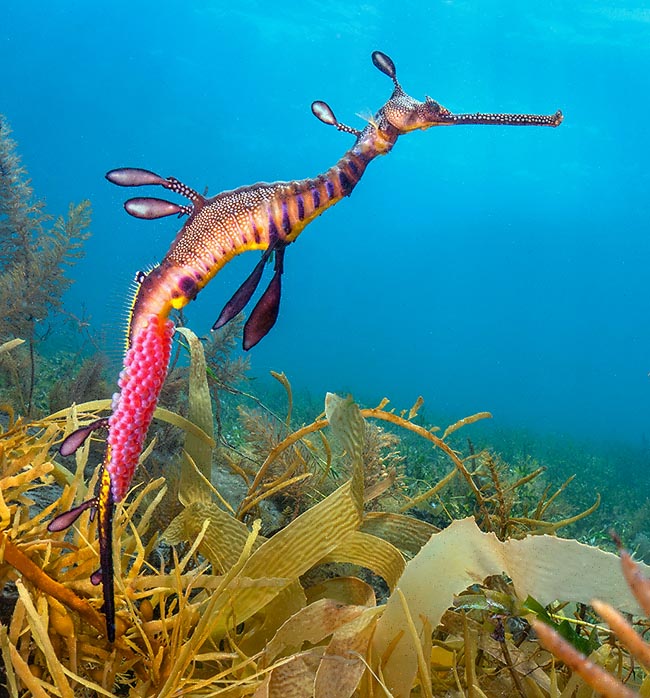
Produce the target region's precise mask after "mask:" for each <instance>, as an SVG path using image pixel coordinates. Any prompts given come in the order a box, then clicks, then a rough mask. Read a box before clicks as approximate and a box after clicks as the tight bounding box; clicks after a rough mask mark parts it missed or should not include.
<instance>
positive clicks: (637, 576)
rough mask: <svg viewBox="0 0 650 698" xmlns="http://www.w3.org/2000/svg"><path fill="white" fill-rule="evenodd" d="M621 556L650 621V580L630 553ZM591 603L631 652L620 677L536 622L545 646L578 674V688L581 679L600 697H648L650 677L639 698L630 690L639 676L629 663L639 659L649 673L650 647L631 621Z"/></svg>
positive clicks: (601, 603)
mask: <svg viewBox="0 0 650 698" xmlns="http://www.w3.org/2000/svg"><path fill="white" fill-rule="evenodd" d="M620 554H621V567H622V570H623V576H624V578H625V581H626V582H627V585H628V587H629V588H630V590H631V592H632V593H633V594H634V598H635V599H636V601H637V603H638V604H639V606H640V607H641V609H642V610H643V613H644V616H645V617H646V618H648V617H650V579H648V578H647V577H646V576H645V574H644V572H643V571H642V569H641V566H640V565H639V564H638V563H636V562H634V560H632V558H631V557H630V555H629V553H627V552H626V551H625V550H621V551H620ZM646 574H647V569H646ZM591 603H592V606H593V608H594V610H595V611H596V613H597V614H598V615H599V616H600V617H601V618H602V619H603V620H604V621H605V622H606V623H607V625H608V626H609V628H610V631H611V632H612V633H613V634H614V635H615V636H616V638H617V639H618V641H619V643H620V644H621V645H622V646H623V647H624V648H625V649H626V650H627V652H629V657H628V658H627V659H626V658H625V657H624V656H623V655H621V656H620V659H621V660H622V661H619V662H617V663H616V664H617V665H618V666H616V667H615V669H616V676H615V675H613V674H612V673H610V671H608V670H607V669H608V668H609V667H607V666H606V663H605V662H603V661H602V658H600V657H597V656H593V655H592V656H590V657H585V656H584V655H583V654H581V653H580V652H579V651H578V650H577V649H576V648H575V647H573V646H572V645H571V644H570V643H568V642H567V641H566V640H565V639H564V638H562V637H561V636H560V635H559V634H558V633H557V632H556V631H555V630H554V629H553V628H551V627H549V626H548V625H546V624H545V623H543V622H542V621H539V620H536V621H534V628H535V631H536V632H537V634H538V635H539V638H540V641H541V643H542V644H543V645H544V647H546V649H547V650H548V651H549V652H551V653H552V654H553V655H554V656H555V657H556V658H557V659H559V660H560V661H561V662H563V663H564V664H565V665H566V666H567V667H568V668H569V669H571V671H572V672H574V676H573V677H572V679H571V681H572V682H573V683H574V684H575V683H577V679H578V677H579V678H581V679H582V680H583V681H584V682H585V683H586V684H587V685H588V686H591V688H593V689H594V691H596V692H597V693H598V694H599V695H603V696H605V697H606V698H633V697H634V696H636V695H641V696H645V695H647V694H648V691H649V690H650V675H648V674H647V673H646V675H645V678H644V679H643V681H642V682H641V683H640V686H639V693H638V694H637V693H635V692H634V691H633V690H632V689H631V688H629V685H628V683H629V682H630V680H631V679H633V677H634V674H635V671H634V664H633V662H631V661H629V659H630V657H631V658H635V659H636V660H637V661H639V662H640V663H641V666H642V667H643V668H644V670H645V672H648V671H649V670H650V644H648V643H647V642H645V641H644V640H643V638H642V637H641V636H640V635H639V634H637V632H636V630H635V629H634V627H633V626H632V624H631V621H630V619H627V618H625V617H624V616H623V615H621V614H620V613H619V612H618V611H617V610H616V609H615V608H614V607H613V606H612V605H611V604H610V603H607V602H605V601H602V600H598V599H594V600H593V601H592V602H591ZM641 630H642V631H646V630H647V622H646V623H644V624H643V625H642V626H641ZM598 660H600V661H598ZM636 682H637V683H638V679H637V681H636Z"/></svg>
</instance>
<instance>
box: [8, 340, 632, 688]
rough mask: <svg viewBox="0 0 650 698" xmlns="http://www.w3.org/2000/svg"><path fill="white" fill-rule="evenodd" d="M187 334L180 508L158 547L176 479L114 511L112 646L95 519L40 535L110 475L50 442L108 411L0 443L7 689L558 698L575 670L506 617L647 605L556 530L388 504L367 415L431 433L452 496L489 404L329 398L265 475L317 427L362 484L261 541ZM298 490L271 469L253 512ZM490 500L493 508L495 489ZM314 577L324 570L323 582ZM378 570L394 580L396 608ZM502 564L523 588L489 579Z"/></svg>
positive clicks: (149, 487)
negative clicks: (418, 514) (563, 606)
mask: <svg viewBox="0 0 650 698" xmlns="http://www.w3.org/2000/svg"><path fill="white" fill-rule="evenodd" d="M182 333H183V335H184V340H185V341H186V342H187V345H188V347H189V348H190V351H191V356H192V358H191V367H190V371H189V380H190V387H189V392H190V397H189V400H188V403H189V408H190V414H189V415H188V416H189V417H190V419H185V418H182V417H180V416H179V415H175V414H173V413H169V412H168V411H166V410H164V409H162V408H158V410H157V412H156V417H157V418H158V419H162V420H165V421H167V422H169V423H171V424H174V425H175V426H176V427H177V428H180V429H181V430H182V431H183V432H184V434H185V438H184V444H183V450H184V458H183V462H182V466H181V467H182V472H181V478H180V486H179V495H178V496H179V499H180V501H181V505H182V511H181V513H180V514H179V515H178V516H177V517H176V519H175V520H174V521H172V522H171V524H170V525H169V527H168V528H167V530H166V531H164V532H163V535H162V536H161V535H160V531H159V529H158V528H157V527H156V526H155V524H154V520H155V512H156V509H157V508H158V507H160V506H161V502H162V501H163V497H164V493H165V483H164V481H163V479H162V478H159V479H157V480H154V481H152V482H150V483H148V484H146V485H144V486H142V485H141V486H139V487H138V488H136V489H134V491H133V492H132V494H131V496H130V497H129V499H128V500H127V501H126V502H124V503H121V504H119V505H118V506H117V507H116V516H115V526H116V534H117V535H118V536H119V539H120V541H121V546H120V547H119V549H117V548H116V551H117V554H116V563H117V565H116V596H117V603H116V608H117V614H116V625H117V628H118V633H117V636H116V639H115V642H114V643H110V642H109V641H108V639H107V637H106V634H105V623H104V619H103V617H102V616H101V615H100V613H99V612H98V608H99V607H100V605H101V597H100V594H98V592H97V587H95V586H93V585H92V584H91V583H90V582H89V581H88V577H89V576H90V575H91V572H92V570H94V569H96V567H97V563H98V551H97V546H96V544H94V543H93V542H92V541H94V540H95V539H96V528H97V526H98V522H97V520H96V519H93V517H90V516H89V515H88V511H86V512H85V513H83V514H82V515H80V516H79V517H78V518H77V520H76V522H75V524H74V526H72V527H71V529H70V531H69V533H67V534H64V533H63V532H61V533H55V534H53V535H49V536H48V535H46V533H45V531H46V522H47V519H48V517H49V516H51V515H52V512H53V511H57V510H61V509H66V508H69V507H70V506H71V505H72V504H73V503H75V502H80V501H84V500H87V496H88V490H90V491H92V488H93V487H94V485H95V482H96V478H97V477H98V475H99V473H96V474H95V477H94V478H93V479H92V480H91V482H90V484H89V486H88V487H86V485H85V483H84V470H85V468H86V465H87V462H88V456H89V453H90V445H89V443H88V442H87V443H86V444H84V445H83V446H82V447H80V448H79V449H78V450H77V452H76V454H75V465H74V472H72V473H71V472H68V471H67V470H66V469H65V468H63V467H62V466H61V465H60V463H59V462H57V459H56V458H52V456H51V453H52V445H53V444H56V443H61V440H62V439H63V438H64V435H65V434H70V433H75V430H76V429H78V428H79V426H80V425H86V424H91V423H93V422H94V421H96V420H97V419H98V418H99V417H100V415H101V414H102V412H103V413H105V412H106V411H107V410H109V409H110V401H109V400H101V401H94V402H90V403H86V404H83V405H78V406H76V407H72V408H66V409H65V410H62V411H60V412H59V413H56V414H54V415H51V416H50V417H48V418H45V419H43V420H40V421H39V422H24V421H23V420H22V419H18V420H13V419H11V420H10V421H9V422H8V424H7V427H6V429H5V430H4V431H2V432H1V433H0V492H1V493H2V498H1V500H0V526H1V527H0V549H2V551H3V553H2V555H3V556H2V561H1V562H0V580H1V581H2V582H3V583H5V582H7V581H9V580H13V581H14V582H15V584H16V587H17V600H16V605H15V609H14V611H13V615H12V618H11V621H10V622H9V623H8V624H7V625H0V649H1V651H2V654H3V658H4V662H5V668H6V671H7V686H8V688H9V691H10V694H11V695H12V696H23V695H34V696H54V695H56V696H70V697H72V696H74V695H108V696H116V695H124V694H126V693H128V694H130V695H134V696H160V697H166V696H176V695H188V696H206V697H207V696H213V695H224V696H231V697H232V698H239V697H240V696H241V697H242V698H243V697H244V696H257V697H258V698H262V697H263V696H269V698H281V697H282V698H286V696H287V695H297V696H305V697H307V696H317V697H318V698H326V697H327V698H350V697H351V696H359V697H360V698H370V697H371V696H373V697H374V696H378V695H385V696H395V697H400V698H401V697H406V696H409V695H412V694H415V695H423V696H433V695H443V694H445V695H450V696H461V695H475V696H481V695H487V696H497V695H524V696H526V698H528V696H539V695H542V696H557V695H559V693H557V692H556V693H554V692H553V690H554V689H553V685H554V684H553V681H561V680H562V676H561V675H559V673H558V672H555V670H554V669H553V667H552V666H550V665H549V660H548V655H547V654H546V653H541V654H540V650H539V646H538V644H537V642H536V641H535V640H534V638H533V637H532V636H530V635H526V634H525V633H524V638H523V640H522V639H521V638H517V639H516V638H515V636H514V633H513V631H512V630H511V628H510V626H509V625H507V624H506V620H508V618H506V616H507V615H508V614H509V617H510V618H511V619H512V620H513V621H514V620H516V619H522V620H521V622H522V623H524V624H525V622H526V621H525V616H526V615H530V612H529V611H528V612H526V611H525V610H524V609H523V607H522V601H523V600H524V599H526V598H527V597H528V596H529V595H530V596H532V597H534V598H535V599H536V600H537V601H538V602H539V603H540V604H542V605H546V604H549V603H551V602H552V601H553V600H555V599H556V598H558V597H561V598H563V599H566V600H584V599H585V598H586V597H589V598H590V597H591V596H592V595H599V596H601V597H602V598H604V599H605V600H606V601H607V602H609V603H612V604H613V605H616V606H617V607H620V608H623V609H625V610H629V611H634V610H635V604H634V601H633V599H631V595H630V594H629V592H627V589H626V587H625V585H623V584H620V583H618V582H617V566H618V559H617V558H616V557H615V556H614V555H612V554H610V553H604V552H602V551H600V550H597V549H595V548H590V547H589V546H585V545H582V544H579V543H577V542H576V541H572V540H562V539H559V538H557V537H555V536H548V535H538V536H528V537H526V538H523V539H521V540H514V539H508V540H507V541H505V542H504V541H500V540H499V539H498V538H497V537H496V536H495V535H494V534H493V533H485V532H482V531H481V530H480V529H479V528H478V526H477V525H476V522H475V520H474V519H473V518H466V519H464V520H462V521H456V522H454V523H452V525H450V526H448V527H447V528H446V529H445V530H444V531H440V532H438V531H437V529H436V528H435V527H433V526H431V525H430V524H427V523H425V522H423V521H420V520H418V519H416V518H413V517H411V516H409V515H408V514H405V513H399V512H394V511H383V510H377V509H374V508H373V506H372V505H373V502H374V499H372V498H371V497H372V494H373V491H376V486H375V485H374V484H372V485H371V484H370V483H368V482H367V480H366V465H367V463H366V460H365V459H366V458H368V459H369V461H370V462H371V461H372V459H373V457H374V456H373V454H372V449H369V448H367V446H366V438H367V435H368V434H369V430H368V428H367V427H368V424H369V423H370V422H372V421H378V422H379V423H380V424H382V423H383V424H392V425H394V426H395V427H396V428H399V429H401V430H405V431H406V433H409V434H414V435H418V436H419V437H420V438H421V440H422V444H426V445H427V446H429V447H430V448H432V449H435V450H438V451H440V452H441V453H443V454H444V456H445V458H447V460H448V463H449V466H450V470H449V473H448V475H447V476H445V477H444V478H443V479H442V480H441V483H442V484H440V485H439V486H438V485H437V486H435V487H437V490H436V491H437V492H438V493H443V494H444V492H445V489H446V488H448V487H449V484H450V483H451V482H453V480H454V479H455V478H460V479H465V477H466V475H465V473H464V472H463V471H466V472H467V473H468V474H469V475H470V476H472V472H473V466H474V463H475V461H476V457H475V454H472V453H470V454H468V455H467V456H465V457H461V456H460V455H459V454H458V453H457V452H456V450H455V449H453V448H452V447H451V446H450V445H449V444H448V442H447V439H448V438H449V437H450V435H452V434H454V433H456V432H457V430H458V429H460V428H461V427H466V426H468V425H470V424H471V423H472V422H475V421H477V419H479V418H485V417H487V416H489V415H487V413H482V414H481V415H477V416H474V417H470V418H467V419H465V420H460V421H459V422H457V423H456V424H455V425H452V427H450V428H448V429H446V430H444V431H443V432H442V434H441V435H440V436H438V435H437V433H436V430H435V429H432V428H429V427H424V426H422V425H420V424H416V423H415V420H416V419H417V413H418V409H419V408H420V406H421V404H422V401H421V400H418V401H417V402H416V404H415V405H414V406H413V408H411V409H410V410H404V411H401V412H399V413H396V412H394V411H391V410H390V409H388V406H389V403H388V402H387V401H383V402H382V403H381V404H380V405H378V406H377V407H374V408H362V409H360V408H359V407H357V406H356V405H355V404H354V402H353V401H352V400H351V399H350V398H347V399H343V398H339V397H337V396H335V395H331V394H330V395H328V396H327V398H326V403H325V414H324V415H319V416H317V418H316V419H315V420H314V421H313V422H312V423H310V424H306V425H303V426H302V427H299V428H298V429H295V430H290V431H289V433H288V434H287V435H286V436H285V437H284V438H283V439H282V441H281V442H280V443H278V444H276V446H274V447H273V449H272V450H271V451H270V452H269V453H268V454H267V458H266V459H265V463H266V468H265V470H266V472H269V471H270V468H271V465H272V464H273V463H274V462H277V460H278V458H279V457H280V456H281V454H282V452H284V451H286V450H289V449H292V448H293V447H294V446H295V445H296V444H298V443H299V442H301V441H303V442H304V441H305V439H307V440H312V439H313V443H316V436H317V435H318V438H322V443H323V453H327V452H329V453H330V454H331V467H330V469H329V470H330V473H329V475H328V478H332V479H334V480H336V477H335V475H334V474H335V473H343V472H346V471H347V473H348V475H347V477H346V478H345V480H344V481H343V482H342V483H340V484H338V486H336V487H335V488H334V489H333V490H332V491H331V492H330V494H328V495H327V496H326V497H324V498H322V499H320V500H319V501H318V502H317V503H312V504H311V506H309V507H307V508H306V509H305V510H304V511H302V512H301V513H300V514H299V515H298V516H297V517H296V518H295V519H293V520H292V521H291V523H289V524H288V525H287V526H285V527H283V528H282V529H281V530H278V531H275V532H272V533H271V534H270V535H268V536H262V535H261V526H262V522H261V521H260V520H259V519H258V520H255V521H252V522H251V523H249V524H248V525H246V524H245V523H243V522H242V521H241V520H240V519H239V518H238V517H237V516H236V511H237V510H240V511H241V510H243V508H244V507H243V506H242V504H241V503H240V504H239V505H238V503H237V502H230V501H228V500H225V499H224V498H223V496H222V494H221V493H220V492H219V491H218V490H217V489H216V488H215V486H214V484H213V479H212V477H211V473H212V471H213V467H214V463H213V454H214V449H215V442H214V440H213V439H212V438H211V436H210V430H211V429H212V428H213V418H212V413H211V412H212V406H211V402H210V399H209V393H210V389H209V385H208V377H207V374H206V371H205V364H204V362H203V345H202V343H201V342H200V341H199V340H198V339H197V338H196V337H195V336H194V335H193V334H192V333H191V332H190V331H189V330H187V329H186V328H182ZM310 437H311V438H310ZM371 438H372V436H371ZM325 442H327V444H328V447H325V446H324V444H325ZM150 450H151V449H150V447H148V448H147V449H146V450H145V453H144V454H143V458H145V459H146V458H147V457H148V454H149V453H150ZM368 464H370V463H368ZM53 479H54V480H55V481H56V482H57V483H59V484H60V485H62V487H63V489H62V492H61V494H60V496H58V498H55V499H54V501H52V502H51V503H50V504H48V505H45V506H43V505H37V506H35V505H34V502H35V500H36V499H37V497H38V493H39V491H43V490H45V489H46V486H49V485H51V484H52V481H53ZM290 480H291V474H290V473H284V474H283V473H279V472H278V473H277V474H276V476H275V478H274V479H273V480H271V481H267V482H265V481H264V478H263V477H262V478H261V479H260V483H258V484H257V485H255V486H254V487H251V490H250V495H249V496H248V501H249V503H252V502H254V501H255V500H258V501H259V500H264V499H265V495H266V494H267V492H269V491H270V490H272V489H274V488H275V489H276V490H281V489H282V488H283V487H284V486H286V485H288V484H289V483H290ZM388 481H389V483H390V484H389V487H392V486H393V484H394V483H393V482H391V481H390V478H388ZM253 484H254V483H251V485H253ZM269 485H270V486H269ZM402 496H404V495H402ZM482 497H483V500H486V499H489V494H488V490H487V486H485V487H484V490H483V492H482ZM38 499H41V498H40V497H38ZM413 501H415V499H413ZM260 511H261V510H260ZM261 513H262V515H264V514H263V511H262V512H261ZM545 513H546V512H545ZM495 520H496V521H498V520H499V519H498V518H497V519H495ZM508 530H515V527H508ZM163 542H166V544H167V545H171V546H172V547H171V548H165V547H163V546H162V545H161V544H162V543H163ZM165 551H167V552H165ZM318 568H325V569H328V570H329V573H328V574H324V575H321V576H320V577H319V578H316V577H314V576H312V575H310V574H308V572H310V571H311V570H314V569H318ZM364 569H365V570H372V571H374V572H375V573H376V574H377V575H378V577H380V578H381V579H382V580H383V581H384V583H385V585H386V588H387V590H388V591H387V592H386V593H387V599H385V601H382V599H380V598H379V594H378V591H377V587H376V585H375V584H371V583H369V581H368V579H366V576H365V574H363V570H364ZM584 570H590V574H589V575H587V576H585V575H584V574H583V573H582V572H584ZM503 572H505V573H506V574H507V575H508V577H509V578H510V579H511V580H512V582H511V583H506V582H505V581H503V582H501V583H500V584H497V585H495V583H494V582H490V579H491V578H493V577H494V575H497V576H498V578H499V579H501V577H500V575H501V574H502V573H503ZM468 588H470V595H469V596H468V595H467V594H463V592H464V591H465V590H466V589H468ZM458 594H461V596H458V598H457V599H456V600H455V597H456V596H457V595H458ZM479 597H482V599H483V601H481V598H479ZM499 617H502V618H504V621H503V623H502V625H503V632H502V634H501V635H498V634H497V633H496V630H497V629H498V628H499V625H498V624H499V622H500V621H499ZM517 687H520V688H521V691H523V693H519V692H518V691H519V689H518V688H517ZM567 695H568V694H567Z"/></svg>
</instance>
